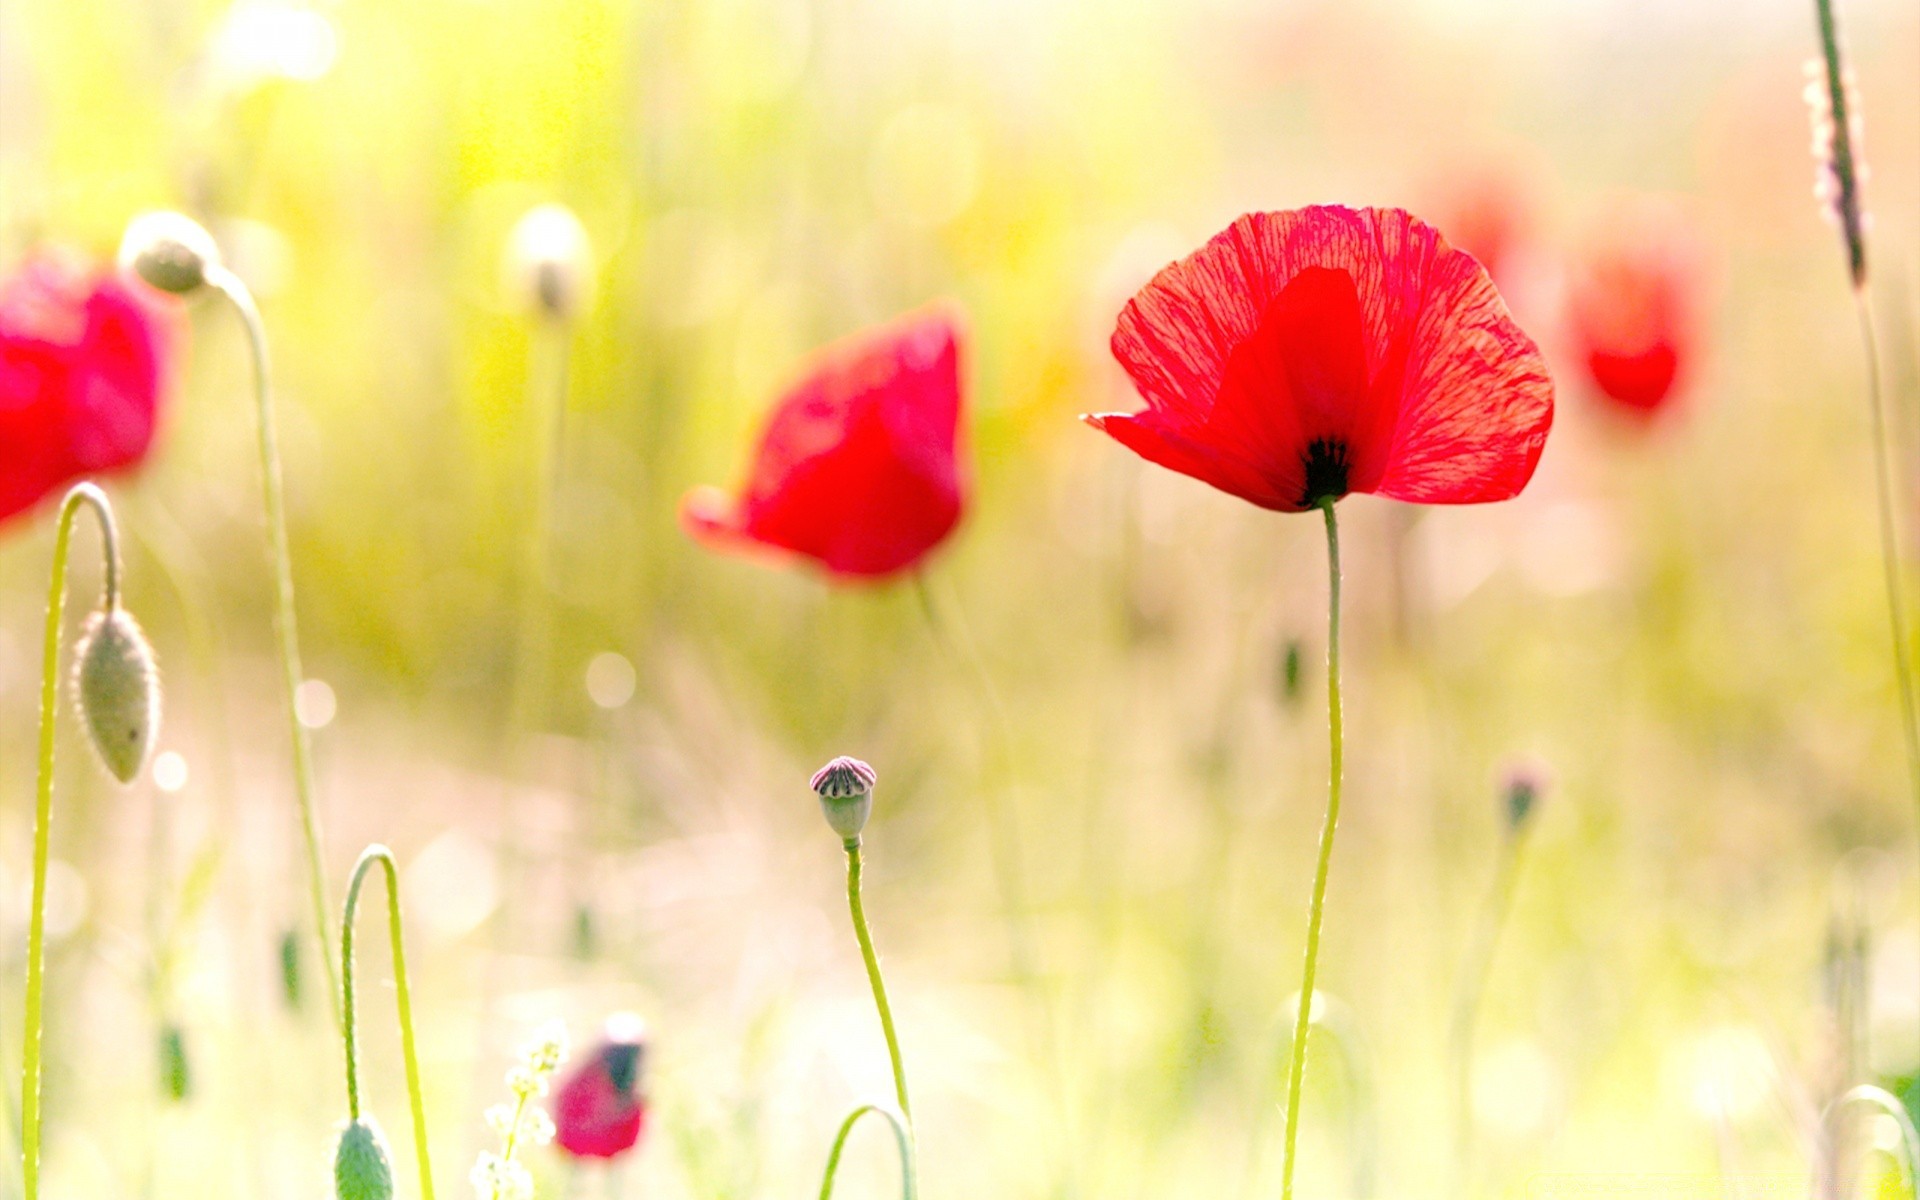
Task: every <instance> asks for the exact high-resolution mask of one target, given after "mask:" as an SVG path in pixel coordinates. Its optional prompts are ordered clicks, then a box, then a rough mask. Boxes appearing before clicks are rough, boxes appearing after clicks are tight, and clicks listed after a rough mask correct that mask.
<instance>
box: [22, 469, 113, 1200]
mask: <svg viewBox="0 0 1920 1200" xmlns="http://www.w3.org/2000/svg"><path fill="white" fill-rule="evenodd" d="M82 507H86V508H91V509H92V510H93V515H94V516H95V517H96V518H97V519H98V521H99V524H100V549H101V556H102V558H103V559H104V560H105V564H106V567H105V572H104V576H105V577H104V581H103V583H102V587H101V599H100V604H101V607H102V608H103V609H105V610H106V611H107V612H109V613H111V612H113V611H114V610H115V609H117V608H118V607H119V606H120V538H119V532H118V530H117V529H116V528H115V526H114V523H113V506H112V505H110V504H108V503H107V497H106V495H105V493H103V492H101V490H100V489H99V488H97V487H95V486H94V485H93V484H91V483H81V484H76V485H74V488H73V490H72V491H69V492H68V493H67V498H66V499H65V500H64V501H62V502H61V504H60V520H59V524H58V525H57V526H56V528H55V531H54V535H53V571H52V575H51V577H50V579H49V581H48V584H47V626H46V635H45V639H44V641H43V642H42V643H41V655H40V759H39V767H38V774H37V781H36V785H35V794H34V808H33V899H32V907H31V909H30V912H29V916H28V918H27V995H26V1030H25V1036H24V1037H23V1039H22V1042H21V1050H20V1158H21V1164H22V1168H21V1169H22V1175H23V1182H24V1184H25V1191H24V1195H25V1197H26V1200H38V1197H39V1195H40V1037H41V1029H42V1027H43V1017H44V1013H43V1010H44V1007H45V1000H46V957H47V945H46V939H47V859H48V854H49V844H50V837H51V832H52V830H51V826H52V823H53V742H54V739H53V732H54V731H53V722H54V716H55V710H56V709H57V707H58V705H59V698H60V627H61V621H62V617H63V616H64V614H65V611H66V605H67V549H68V547H69V545H70V544H71V543H72V540H73V521H74V517H75V515H76V514H78V513H79V511H80V509H81V508H82Z"/></svg>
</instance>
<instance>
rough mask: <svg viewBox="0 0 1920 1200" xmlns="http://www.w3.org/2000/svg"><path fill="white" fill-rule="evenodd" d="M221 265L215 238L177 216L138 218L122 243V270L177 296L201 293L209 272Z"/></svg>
mask: <svg viewBox="0 0 1920 1200" xmlns="http://www.w3.org/2000/svg"><path fill="white" fill-rule="evenodd" d="M219 265H220V248H219V246H217V245H216V244H215V243H214V240H213V235H212V234H210V233H208V232H207V231H206V230H205V229H202V228H201V227H200V226H199V225H198V224H197V223H195V222H194V221H193V220H192V218H190V217H184V216H181V215H180V214H179V213H176V212H150V213H144V214H142V215H140V216H138V217H135V218H134V219H133V220H132V221H131V222H129V223H128V224H127V232H126V236H125V237H123V238H122V239H121V241H120V269H121V270H123V271H130V272H132V273H133V274H135V275H138V276H139V277H140V278H141V279H143V280H145V281H146V283H147V285H148V286H149V287H155V288H158V289H160V290H161V291H163V292H172V293H173V294H174V295H176V296H184V295H186V294H187V293H189V292H195V291H198V290H199V289H200V288H201V287H203V286H204V285H205V284H206V282H207V273H208V271H210V270H212V269H213V268H215V267H217V266H219Z"/></svg>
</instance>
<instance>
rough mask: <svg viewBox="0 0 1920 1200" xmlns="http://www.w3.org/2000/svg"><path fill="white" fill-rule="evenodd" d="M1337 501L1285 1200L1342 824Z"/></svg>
mask: <svg viewBox="0 0 1920 1200" xmlns="http://www.w3.org/2000/svg"><path fill="white" fill-rule="evenodd" d="M1333 504H1334V502H1333V500H1332V499H1325V500H1322V501H1321V502H1320V511H1321V512H1322V513H1324V514H1325V515H1326V518H1327V745H1328V751H1329V753H1328V767H1327V817H1326V822H1325V823H1324V824H1323V825H1322V826H1321V827H1320V855H1319V859H1318V860H1317V862H1316V863H1315V866H1314V871H1313V899H1312V900H1311V901H1310V902H1309V904H1308V906H1307V949H1306V966H1305V967H1304V969H1303V970H1302V971H1301V973H1300V1013H1299V1016H1297V1017H1296V1018H1295V1019H1294V1023H1293V1055H1292V1058H1291V1059H1290V1060H1289V1062H1288V1064H1287V1129H1286V1134H1285V1140H1284V1141H1283V1143H1282V1151H1281V1160H1280V1196H1281V1200H1292V1197H1293V1169H1294V1154H1295V1148H1296V1146H1297V1144H1298V1141H1299V1136H1300V1085H1301V1083H1302V1081H1303V1080H1304V1079H1305V1078H1306V1073H1307V1029H1308V1026H1309V1025H1310V1024H1311V1023H1312V1022H1311V1017H1312V1012H1313V983H1314V976H1315V975H1316V974H1317V973H1318V971H1319V966H1320V925H1321V919H1322V916H1323V915H1324V912H1325V909H1326V903H1327V873H1328V870H1329V869H1330V868H1331V867H1332V865H1333V834H1334V830H1335V829H1336V828H1337V827H1338V826H1339V824H1340V777H1341V772H1342V761H1341V757H1342V754H1343V752H1344V749H1345V744H1344V742H1345V739H1344V738H1343V736H1342V731H1341V724H1340V718H1341V713H1340V526H1339V522H1338V521H1337V520H1336V519H1335V517H1334V515H1333Z"/></svg>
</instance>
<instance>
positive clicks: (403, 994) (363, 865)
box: [340, 845, 433, 1200]
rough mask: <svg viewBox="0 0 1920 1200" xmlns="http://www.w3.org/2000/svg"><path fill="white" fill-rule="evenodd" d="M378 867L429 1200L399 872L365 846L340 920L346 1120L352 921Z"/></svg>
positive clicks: (351, 1052)
mask: <svg viewBox="0 0 1920 1200" xmlns="http://www.w3.org/2000/svg"><path fill="white" fill-rule="evenodd" d="M375 863H379V864H380V866H381V868H382V869H383V870H384V871H385V872H386V876H387V936H388V938H389V940H390V941H391V942H392V946H393V994H394V999H395V1003H396V1006H397V1007H398V1009H399V1017H400V1054H401V1057H402V1058H403V1059H404V1060H405V1062H406V1069H407V1102H408V1104H409V1105H411V1107H412V1109H413V1149H414V1157H415V1159H416V1160H417V1161H418V1162H419V1165H420V1200H433V1168H432V1165H431V1163H430V1162H429V1160H428V1155H427V1108H426V1102H425V1097H424V1096H423V1094H422V1091H421V1087H420V1056H419V1054H418V1052H417V1051H416V1050H415V1048H414V1041H413V992H412V991H411V989H409V987H408V986H407V951H406V945H405V941H404V939H403V938H402V937H401V932H400V873H399V870H398V868H396V867H395V865H394V861H393V852H392V851H391V850H388V849H387V848H386V847H385V846H379V845H374V846H368V847H367V848H366V850H364V851H363V852H361V855H360V861H359V862H357V863H355V864H354V867H353V877H352V879H351V880H349V881H348V883H347V902H346V906H345V908H344V909H343V911H342V915H341V918H340V981H341V998H340V999H341V1002H340V1010H341V1034H340V1037H341V1044H342V1045H343V1046H344V1047H345V1049H346V1063H347V1116H348V1117H349V1118H350V1119H352V1120H355V1121H358V1120H359V1119H360V1044H359V1037H358V1033H359V1030H358V1027H357V1016H356V1005H355V1003H354V990H353V923H354V917H355V915H356V914H357V913H358V912H359V908H360V885H361V884H362V883H364V882H365V881H366V877H367V872H368V870H369V869H371V868H372V866H373V864H375Z"/></svg>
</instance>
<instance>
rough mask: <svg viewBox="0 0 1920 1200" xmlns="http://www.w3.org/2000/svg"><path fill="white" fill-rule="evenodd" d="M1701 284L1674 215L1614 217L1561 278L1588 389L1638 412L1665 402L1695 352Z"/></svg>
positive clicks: (1690, 365) (1646, 413)
mask: <svg viewBox="0 0 1920 1200" xmlns="http://www.w3.org/2000/svg"><path fill="white" fill-rule="evenodd" d="M1701 288H1702V283H1701V271H1700V263H1699V257H1698V255H1697V253H1696V251H1695V249H1694V246H1693V244H1692V241H1691V238H1690V235H1689V234H1688V233H1687V232H1686V230H1685V228H1684V227H1683V226H1681V225H1680V224H1679V223H1678V221H1677V219H1675V218H1673V217H1671V216H1668V215H1657V214H1655V213H1653V212H1650V211H1636V212H1635V213H1633V214H1630V215H1625V216H1622V217H1621V218H1620V219H1619V220H1617V221H1616V222H1615V224H1614V226H1613V227H1612V228H1611V229H1609V231H1608V232H1607V234H1606V235H1605V236H1604V237H1603V238H1602V239H1600V240H1599V241H1597V242H1596V243H1595V245H1594V246H1593V247H1592V248H1591V249H1590V250H1589V251H1588V252H1587V253H1586V254H1585V256H1584V257H1583V258H1582V259H1581V261H1580V262H1579V263H1578V264H1576V266H1575V267H1574V269H1573V270H1572V272H1571V273H1570V276H1569V279H1568V285H1567V326H1568V333H1569V337H1570V339H1571V341H1572V350H1573V352H1574V354H1576V355H1577V356H1578V358H1579V360H1580V362H1581V365H1582V366H1584V367H1585V368H1586V372H1587V376H1588V378H1589V380H1591V382H1592V384H1593V387H1594V389H1595V390H1596V391H1598V392H1599V393H1600V394H1601V395H1602V396H1604V397H1606V398H1607V399H1608V400H1611V401H1613V402H1614V403H1615V404H1616V405H1618V406H1619V407H1620V408H1622V409H1624V410H1626V411H1628V412H1630V413H1633V414H1635V415H1638V416H1649V415H1651V414H1653V413H1655V412H1658V411H1660V410H1661V409H1663V408H1665V407H1666V406H1667V405H1668V404H1669V403H1671V402H1672V401H1673V399H1674V398H1675V397H1677V396H1678V395H1679V394H1680V393H1681V391H1682V390H1683V388H1684V385H1685V383H1686V381H1687V378H1688V376H1689V374H1690V373H1691V371H1692V369H1693V367H1694V365H1695V362H1696V360H1697V359H1698V357H1699V353H1700V328H1699V306H1700V303H1701V296H1700V292H1701Z"/></svg>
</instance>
